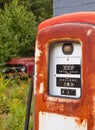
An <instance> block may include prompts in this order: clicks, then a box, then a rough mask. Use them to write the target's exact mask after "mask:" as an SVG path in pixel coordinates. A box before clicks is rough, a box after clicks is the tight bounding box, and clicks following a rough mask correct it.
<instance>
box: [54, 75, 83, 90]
mask: <svg viewBox="0 0 95 130" xmlns="http://www.w3.org/2000/svg"><path fill="white" fill-rule="evenodd" d="M56 86H57V87H72V88H81V79H80V78H69V77H67V78H66V77H65V78H63V77H56Z"/></svg>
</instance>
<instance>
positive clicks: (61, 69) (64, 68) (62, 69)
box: [56, 64, 81, 74]
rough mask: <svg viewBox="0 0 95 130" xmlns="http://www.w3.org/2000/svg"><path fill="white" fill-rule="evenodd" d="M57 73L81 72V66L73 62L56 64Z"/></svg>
mask: <svg viewBox="0 0 95 130" xmlns="http://www.w3.org/2000/svg"><path fill="white" fill-rule="evenodd" d="M56 74H81V66H80V65H73V64H64V65H63V64H60V65H59V64H58V65H56Z"/></svg>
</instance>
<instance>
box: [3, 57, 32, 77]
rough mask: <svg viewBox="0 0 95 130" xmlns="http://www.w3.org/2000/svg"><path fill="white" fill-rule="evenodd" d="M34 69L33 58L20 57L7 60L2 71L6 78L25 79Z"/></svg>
mask: <svg viewBox="0 0 95 130" xmlns="http://www.w3.org/2000/svg"><path fill="white" fill-rule="evenodd" d="M33 67H34V57H20V58H13V59H11V60H9V61H8V62H7V63H6V65H5V69H4V74H5V77H6V78H11V79H14V78H16V77H19V78H20V79H27V78H28V77H31V74H32V71H33Z"/></svg>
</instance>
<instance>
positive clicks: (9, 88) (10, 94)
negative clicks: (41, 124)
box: [0, 74, 32, 130]
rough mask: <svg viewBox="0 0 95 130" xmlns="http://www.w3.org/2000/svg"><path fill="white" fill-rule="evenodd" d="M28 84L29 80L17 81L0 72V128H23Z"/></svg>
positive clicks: (0, 129) (22, 129)
mask: <svg viewBox="0 0 95 130" xmlns="http://www.w3.org/2000/svg"><path fill="white" fill-rule="evenodd" d="M29 85H30V81H28V82H24V81H19V83H18V82H16V81H15V80H14V81H11V80H8V79H4V77H3V76H2V75H1V74H0V130H24V123H25V115H26V104H27V97H28V90H29ZM31 115H32V114H31ZM31 122H32V118H31V119H30V124H31V125H32V123H31ZM31 125H30V127H31Z"/></svg>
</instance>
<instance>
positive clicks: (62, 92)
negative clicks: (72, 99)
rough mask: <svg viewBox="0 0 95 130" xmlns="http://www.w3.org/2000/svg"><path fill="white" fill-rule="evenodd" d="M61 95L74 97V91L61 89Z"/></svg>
mask: <svg viewBox="0 0 95 130" xmlns="http://www.w3.org/2000/svg"><path fill="white" fill-rule="evenodd" d="M61 95H70V96H76V90H75V89H61Z"/></svg>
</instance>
